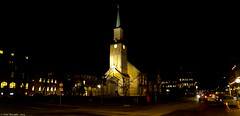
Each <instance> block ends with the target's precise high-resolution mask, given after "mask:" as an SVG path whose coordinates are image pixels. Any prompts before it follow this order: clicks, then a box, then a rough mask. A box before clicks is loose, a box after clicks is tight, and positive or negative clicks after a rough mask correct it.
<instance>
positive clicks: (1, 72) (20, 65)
mask: <svg viewBox="0 0 240 116" xmlns="http://www.w3.org/2000/svg"><path fill="white" fill-rule="evenodd" d="M33 72H34V71H33V70H32V66H31V59H30V58H29V56H24V55H21V54H18V53H15V52H14V50H6V49H4V50H3V49H0V84H1V87H0V96H33V95H36V94H41V95H44V96H47V95H60V92H59V89H58V88H59V87H58V82H59V78H57V77H56V76H55V75H54V74H53V73H46V74H44V75H43V74H34V73H33Z"/></svg>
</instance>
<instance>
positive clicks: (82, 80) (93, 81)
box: [72, 75, 106, 96]
mask: <svg viewBox="0 0 240 116" xmlns="http://www.w3.org/2000/svg"><path fill="white" fill-rule="evenodd" d="M72 79H73V83H74V87H73V95H77V96H100V95H106V93H105V89H106V87H105V86H104V84H103V82H102V79H99V78H97V77H96V76H90V75H73V77H72Z"/></svg>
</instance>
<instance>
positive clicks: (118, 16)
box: [116, 5, 120, 28]
mask: <svg viewBox="0 0 240 116" xmlns="http://www.w3.org/2000/svg"><path fill="white" fill-rule="evenodd" d="M117 8H118V12H117V22H116V28H118V27H120V14H119V5H117Z"/></svg>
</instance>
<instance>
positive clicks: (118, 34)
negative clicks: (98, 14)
mask: <svg viewBox="0 0 240 116" xmlns="http://www.w3.org/2000/svg"><path fill="white" fill-rule="evenodd" d="M117 8H118V12H117V22H116V28H114V29H113V30H114V35H113V36H114V37H113V40H114V42H118V41H122V40H123V29H122V28H121V27H120V14H119V5H117Z"/></svg>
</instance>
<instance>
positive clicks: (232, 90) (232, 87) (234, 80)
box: [228, 63, 240, 97]
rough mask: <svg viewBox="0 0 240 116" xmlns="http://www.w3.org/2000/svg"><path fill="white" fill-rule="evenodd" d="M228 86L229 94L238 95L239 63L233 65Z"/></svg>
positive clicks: (239, 90) (239, 86) (239, 88)
mask: <svg viewBox="0 0 240 116" xmlns="http://www.w3.org/2000/svg"><path fill="white" fill-rule="evenodd" d="M228 86H229V94H230V95H232V96H238V97H239V96H240V63H238V64H236V65H233V67H232V69H231V75H230V78H229V85H228Z"/></svg>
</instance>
